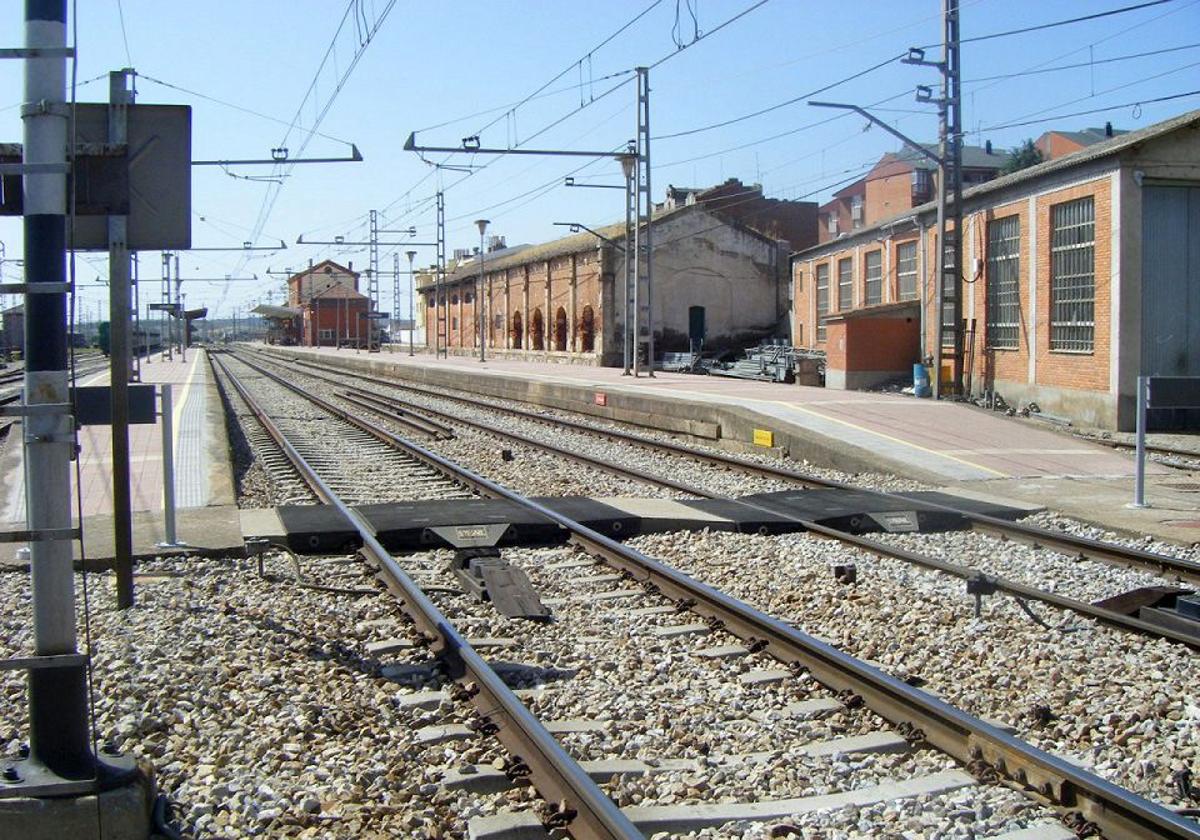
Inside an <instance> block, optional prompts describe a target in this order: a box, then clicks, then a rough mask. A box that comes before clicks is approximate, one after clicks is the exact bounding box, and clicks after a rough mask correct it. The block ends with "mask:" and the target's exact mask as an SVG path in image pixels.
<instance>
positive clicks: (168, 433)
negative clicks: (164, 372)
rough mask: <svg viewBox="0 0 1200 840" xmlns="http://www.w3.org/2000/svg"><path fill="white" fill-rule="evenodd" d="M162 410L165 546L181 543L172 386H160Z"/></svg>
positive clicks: (161, 544)
mask: <svg viewBox="0 0 1200 840" xmlns="http://www.w3.org/2000/svg"><path fill="white" fill-rule="evenodd" d="M158 393H159V400H160V405H161V411H162V459H163V532H164V537H165V538H164V540H163V541H162V542H161V543H159V546H161V547H163V548H167V547H173V546H177V545H179V540H178V539H177V538H176V534H175V435H174V429H173V428H172V427H173V426H174V422H175V418H174V417H173V416H172V405H171V402H172V400H171V386H170V384H163V385H159V386H158Z"/></svg>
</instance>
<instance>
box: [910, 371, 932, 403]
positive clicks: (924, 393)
mask: <svg viewBox="0 0 1200 840" xmlns="http://www.w3.org/2000/svg"><path fill="white" fill-rule="evenodd" d="M913 393H914V394H915V395H916V396H918V397H928V396H929V395H930V394H931V393H932V391H930V389H929V369H928V368H926V367H925V365H923V364H920V363H917V364H915V365H913Z"/></svg>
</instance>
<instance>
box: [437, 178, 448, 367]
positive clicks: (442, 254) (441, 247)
mask: <svg viewBox="0 0 1200 840" xmlns="http://www.w3.org/2000/svg"><path fill="white" fill-rule="evenodd" d="M445 279H446V196H445V193H443V192H442V191H441V190H438V192H437V273H436V275H435V276H434V301H433V333H434V338H433V341H434V344H433V348H434V352H433V357H434V358H435V359H436V358H437V357H438V356H440V355H441V354H442V350H443V349H444V350H445V351H446V358H450V347H449V339H450V335H449V331H448V330H446V331H445V336H446V345H447V346H446V347H444V348H443V347H442V335H443V327H444V326H446V323H447V322H446V318H447V317H448V314H449V313H447V311H446V305H445V301H443V300H442V284H443V282H444V281H445Z"/></svg>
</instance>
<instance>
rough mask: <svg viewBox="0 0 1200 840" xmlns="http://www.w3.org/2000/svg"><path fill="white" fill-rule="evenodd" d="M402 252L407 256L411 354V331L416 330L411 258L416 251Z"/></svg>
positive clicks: (410, 347) (410, 352)
mask: <svg viewBox="0 0 1200 840" xmlns="http://www.w3.org/2000/svg"><path fill="white" fill-rule="evenodd" d="M404 254H405V256H407V257H408V355H410V356H411V355H413V333H415V332H416V331H417V322H416V316H415V315H414V314H413V296H414V294H415V287H414V281H413V258H414V257H416V255H417V252H416V251H405V252H404ZM427 343H428V342H427Z"/></svg>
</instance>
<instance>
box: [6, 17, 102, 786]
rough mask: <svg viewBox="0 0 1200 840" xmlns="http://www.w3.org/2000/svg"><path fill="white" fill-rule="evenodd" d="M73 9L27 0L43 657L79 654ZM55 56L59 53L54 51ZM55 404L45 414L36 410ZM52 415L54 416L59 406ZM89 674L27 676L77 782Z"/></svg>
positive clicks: (61, 768)
mask: <svg viewBox="0 0 1200 840" xmlns="http://www.w3.org/2000/svg"><path fill="white" fill-rule="evenodd" d="M66 24H67V3H66V0H25V45H26V47H28V48H30V49H31V50H36V49H49V50H50V54H49V55H43V56H40V57H33V58H26V60H25V104H24V105H23V106H22V109H21V118H22V120H23V122H24V129H23V133H24V137H23V139H24V163H25V165H26V166H29V165H30V164H33V165H34V168H33V169H32V170H31V171H27V172H26V174H25V176H24V201H25V209H24V212H25V219H24V222H25V275H26V282H27V284H28V286H27V289H26V294H25V403H26V405H27V406H28V407H29V409H28V413H27V414H26V416H25V422H24V425H23V430H24V441H23V451H24V456H25V508H26V511H27V513H26V519H27V523H28V529H29V530H30V531H31V532H32V537H33V538H32V539H31V541H30V545H29V548H30V569H31V577H32V588H33V644H34V652H35V653H36V654H37V655H38V656H55V655H64V654H66V655H70V654H74V653H76V640H75V581H74V571H73V569H72V551H71V471H70V466H71V461H70V459H71V449H72V446H73V439H72V433H71V416H70V409H69V405H68V404H69V402H70V394H69V392H68V388H67V299H66V293H65V287H64V283H65V281H66V211H67V176H66V171H65V164H66V163H67V157H66V151H67V143H68V133H67V126H68V118H69V116H70V115H69V113H68V105H67V102H66V68H67V62H66V57H65V56H64V54H63V53H62V49H63V48H64V47H65V46H66V43H67V40H66V37H67V36H66ZM56 51H57V52H56ZM43 405H44V406H46V407H45V408H37V406H43ZM52 406H53V407H52ZM84 673H85V672H84V667H83V666H82V665H79V666H72V667H48V668H32V669H30V671H29V724H30V726H29V729H30V733H29V748H30V759H31V760H32V761H33V762H35V763H39V764H42V765H44V766H45V767H46V768H47V769H48V770H50V771H51V772H53V773H55V774H57V775H58V776H61V777H63V778H68V779H86V778H89V777H91V776H92V775H93V772H94V769H95V762H94V760H93V758H92V755H91V747H90V745H89V736H88V726H87V702H86V697H87V695H86V690H85V680H84Z"/></svg>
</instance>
